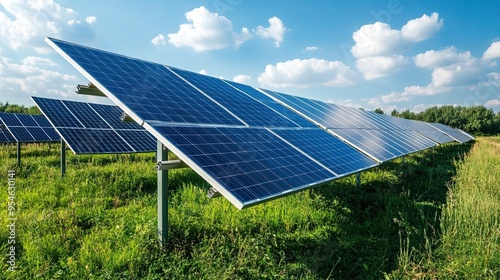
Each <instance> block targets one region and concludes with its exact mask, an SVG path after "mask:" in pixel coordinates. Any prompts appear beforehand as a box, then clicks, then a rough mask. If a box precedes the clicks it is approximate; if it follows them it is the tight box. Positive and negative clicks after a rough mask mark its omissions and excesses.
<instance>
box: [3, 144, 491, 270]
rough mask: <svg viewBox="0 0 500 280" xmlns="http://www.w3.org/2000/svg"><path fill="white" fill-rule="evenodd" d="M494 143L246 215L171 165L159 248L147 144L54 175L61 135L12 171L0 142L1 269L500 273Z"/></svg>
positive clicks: (83, 160)
mask: <svg viewBox="0 0 500 280" xmlns="http://www.w3.org/2000/svg"><path fill="white" fill-rule="evenodd" d="M494 141H498V139H494V138H481V139H480V140H479V141H478V142H476V143H475V144H471V143H469V144H462V145H458V144H451V145H444V146H440V147H438V148H436V149H430V150H427V151H423V152H420V153H417V154H413V155H410V156H407V157H406V160H405V163H404V164H402V163H401V160H400V159H399V160H394V161H391V162H388V163H385V164H383V165H382V166H380V167H377V168H374V169H372V170H369V171H366V172H363V173H362V186H361V187H356V184H355V176H350V177H346V178H343V179H341V180H337V181H335V182H332V183H330V184H327V185H325V186H321V187H317V188H315V189H311V190H307V191H303V192H300V193H297V194H294V195H291V196H288V197H284V198H281V199H278V200H275V201H272V202H269V203H265V204H262V205H258V206H255V207H252V208H249V209H245V210H242V211H239V210H237V209H236V208H235V207H234V206H232V205H231V204H230V203H229V202H228V201H226V200H225V199H224V198H215V199H211V200H210V199H208V198H206V195H205V194H206V191H207V189H208V188H209V185H208V184H207V183H206V182H205V181H204V180H203V179H201V178H200V177H199V176H198V175H197V174H196V173H194V172H193V171H191V170H190V169H179V170H174V171H170V173H169V184H170V186H169V239H168V244H167V245H166V247H165V248H164V249H161V248H160V247H159V246H158V244H157V239H156V235H157V234H156V231H157V225H156V218H157V217H156V216H157V215H156V171H155V170H154V168H153V167H154V165H155V162H154V161H155V155H154V154H153V153H149V154H140V155H119V156H118V157H117V156H115V155H97V156H74V155H72V154H70V152H68V156H67V161H68V166H67V175H66V176H65V177H64V178H61V177H60V175H59V172H60V169H59V150H58V149H59V147H58V145H52V146H51V147H49V146H48V145H45V144H44V145H36V144H32V145H23V148H22V153H23V158H22V160H23V163H22V165H21V167H18V168H14V166H15V161H16V160H15V148H14V147H13V146H0V190H1V191H0V203H1V207H0V211H1V212H0V213H1V214H0V217H2V219H1V222H0V254H1V255H2V256H3V259H2V263H1V264H0V270H1V273H0V278H2V279H36V278H39V279H328V278H330V279H384V278H387V279H401V278H409V279H412V278H431V279H432V278H457V279H462V278H475V279H480V278H495V277H496V278H500V270H499V267H500V256H499V251H500V247H499V246H500V240H499V235H500V232H499V213H500V206H499V203H500V186H499V183H498V182H500V170H499V166H500V165H499V163H500V162H499V161H500V159H499V157H498V155H499V154H500V147H497V146H496V145H495V144H492V142H494ZM498 143H500V141H498ZM13 168H14V169H15V174H14V175H12V178H13V177H15V180H13V179H11V180H9V171H8V170H10V169H13ZM9 182H11V183H10V184H11V185H12V184H14V185H15V191H16V192H15V196H14V197H13V198H14V199H15V202H16V203H17V205H16V206H17V207H16V208H15V209H14V213H12V214H14V215H15V218H17V220H16V221H15V241H16V243H15V265H16V268H15V272H11V271H9V270H8V269H9V264H8V263H7V261H8V258H9V256H7V254H9V252H10V246H12V244H9V240H11V239H9V237H10V234H11V230H10V229H9V227H8V225H9V224H10V223H11V220H8V218H9V217H10V216H9V212H8V208H7V206H8V202H9V194H8V191H7V190H8V185H9ZM12 182H14V183H12ZM11 210H12V209H11Z"/></svg>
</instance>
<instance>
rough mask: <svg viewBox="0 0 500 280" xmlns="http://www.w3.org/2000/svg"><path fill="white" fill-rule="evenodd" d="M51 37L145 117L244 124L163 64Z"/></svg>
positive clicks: (167, 120)
mask: <svg viewBox="0 0 500 280" xmlns="http://www.w3.org/2000/svg"><path fill="white" fill-rule="evenodd" d="M49 40H50V42H52V43H54V44H56V45H57V47H58V48H60V49H61V50H62V51H64V52H65V53H66V54H67V55H69V56H70V57H71V59H72V60H74V62H75V63H77V64H78V65H79V66H80V67H81V68H83V69H84V71H85V72H86V73H87V74H88V75H89V76H90V77H89V78H92V79H91V80H94V81H93V82H94V84H96V85H99V84H100V85H102V86H103V87H104V88H105V89H106V90H108V91H110V92H112V93H113V95H114V96H115V97H116V98H118V99H119V100H121V102H124V103H126V104H127V108H128V109H130V110H131V111H132V112H133V113H135V114H136V115H137V116H138V117H140V118H141V119H142V120H146V121H161V122H173V123H197V124H225V125H243V123H242V122H240V121H239V120H238V119H237V118H235V117H234V116H232V115H231V114H230V113H229V112H227V111H226V110H225V109H224V108H222V107H220V106H219V105H217V104H216V103H215V102H213V101H212V100H210V99H209V98H208V97H206V96H204V95H203V94H202V93H200V92H199V91H198V90H196V89H195V88H194V87H192V86H191V85H189V84H187V83H186V82H185V81H184V80H182V79H181V78H179V77H178V76H177V75H176V74H174V73H172V72H171V71H170V70H169V69H167V68H166V67H165V66H163V65H161V64H157V63H152V62H147V61H143V60H138V59H133V58H129V57H125V56H121V55H116V54H112V53H108V52H104V51H100V50H97V49H92V48H88V47H84V46H79V45H74V44H70V43H66V42H64V41H60V40H56V39H49ZM104 92H105V91H104Z"/></svg>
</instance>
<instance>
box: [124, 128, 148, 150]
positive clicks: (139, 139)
mask: <svg viewBox="0 0 500 280" xmlns="http://www.w3.org/2000/svg"><path fill="white" fill-rule="evenodd" d="M116 133H118V135H120V137H121V138H123V139H124V140H125V141H126V142H127V143H128V144H129V145H130V146H132V148H133V149H134V150H135V151H151V148H152V147H155V146H156V144H157V140H156V138H154V137H153V136H152V135H151V134H150V133H149V132H147V131H146V130H116Z"/></svg>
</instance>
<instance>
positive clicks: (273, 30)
mask: <svg viewBox="0 0 500 280" xmlns="http://www.w3.org/2000/svg"><path fill="white" fill-rule="evenodd" d="M287 30H288V29H287V28H286V27H285V25H284V24H283V21H282V20H281V19H279V18H278V17H272V18H270V19H269V27H263V26H258V27H257V29H256V30H255V34H257V35H258V36H260V37H262V38H270V39H273V40H274V45H275V46H276V47H279V46H280V44H281V42H283V36H284V35H285V32H286V31H287Z"/></svg>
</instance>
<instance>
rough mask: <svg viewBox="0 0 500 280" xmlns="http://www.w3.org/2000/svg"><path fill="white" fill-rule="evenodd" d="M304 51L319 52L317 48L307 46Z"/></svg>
mask: <svg viewBox="0 0 500 280" xmlns="http://www.w3.org/2000/svg"><path fill="white" fill-rule="evenodd" d="M304 50H305V51H317V50H319V48H318V47H315V46H309V47H306V48H305V49H304Z"/></svg>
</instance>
